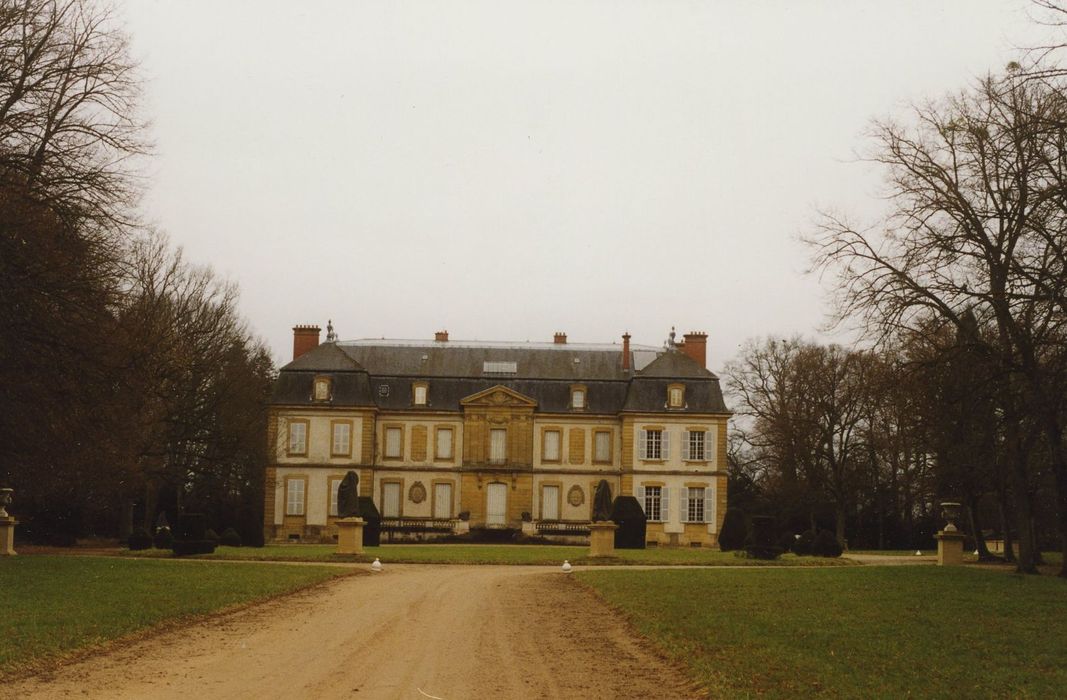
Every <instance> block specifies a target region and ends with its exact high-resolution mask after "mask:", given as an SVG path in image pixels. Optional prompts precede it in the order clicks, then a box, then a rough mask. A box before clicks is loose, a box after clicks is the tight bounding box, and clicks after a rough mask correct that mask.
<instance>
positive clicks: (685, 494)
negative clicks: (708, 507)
mask: <svg viewBox="0 0 1067 700" xmlns="http://www.w3.org/2000/svg"><path fill="white" fill-rule="evenodd" d="M678 495H679V496H680V498H679V499H678V509H679V511H678V514H679V515H680V516H681V521H682V522H683V523H687V522H689V489H687V488H686V487H685V486H683V487H682V488H681V489H679V491H678Z"/></svg>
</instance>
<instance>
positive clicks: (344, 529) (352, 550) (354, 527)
mask: <svg viewBox="0 0 1067 700" xmlns="http://www.w3.org/2000/svg"><path fill="white" fill-rule="evenodd" d="M366 524H367V521H366V520H364V519H363V518H341V519H340V520H338V521H337V553H338V554H363V526H364V525H366Z"/></svg>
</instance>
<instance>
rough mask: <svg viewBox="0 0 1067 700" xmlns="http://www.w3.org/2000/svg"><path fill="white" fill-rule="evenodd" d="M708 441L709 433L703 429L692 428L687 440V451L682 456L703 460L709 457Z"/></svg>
mask: <svg viewBox="0 0 1067 700" xmlns="http://www.w3.org/2000/svg"><path fill="white" fill-rule="evenodd" d="M706 443H707V433H705V432H704V431H703V430H690V431H689V432H688V434H687V438H686V441H685V445H686V452H685V454H684V455H682V457H683V458H684V459H689V460H694V461H703V460H705V459H707V456H706V455H707V451H706V450H705V445H706Z"/></svg>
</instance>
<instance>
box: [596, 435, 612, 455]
mask: <svg viewBox="0 0 1067 700" xmlns="http://www.w3.org/2000/svg"><path fill="white" fill-rule="evenodd" d="M593 461H594V462H610V461H611V433H610V432H608V431H607V430H598V431H597V432H595V433H594V434H593Z"/></svg>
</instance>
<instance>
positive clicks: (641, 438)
mask: <svg viewBox="0 0 1067 700" xmlns="http://www.w3.org/2000/svg"><path fill="white" fill-rule="evenodd" d="M647 439H648V436H647V434H646V433H645V431H644V430H638V431H637V458H638V459H648V442H647Z"/></svg>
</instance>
